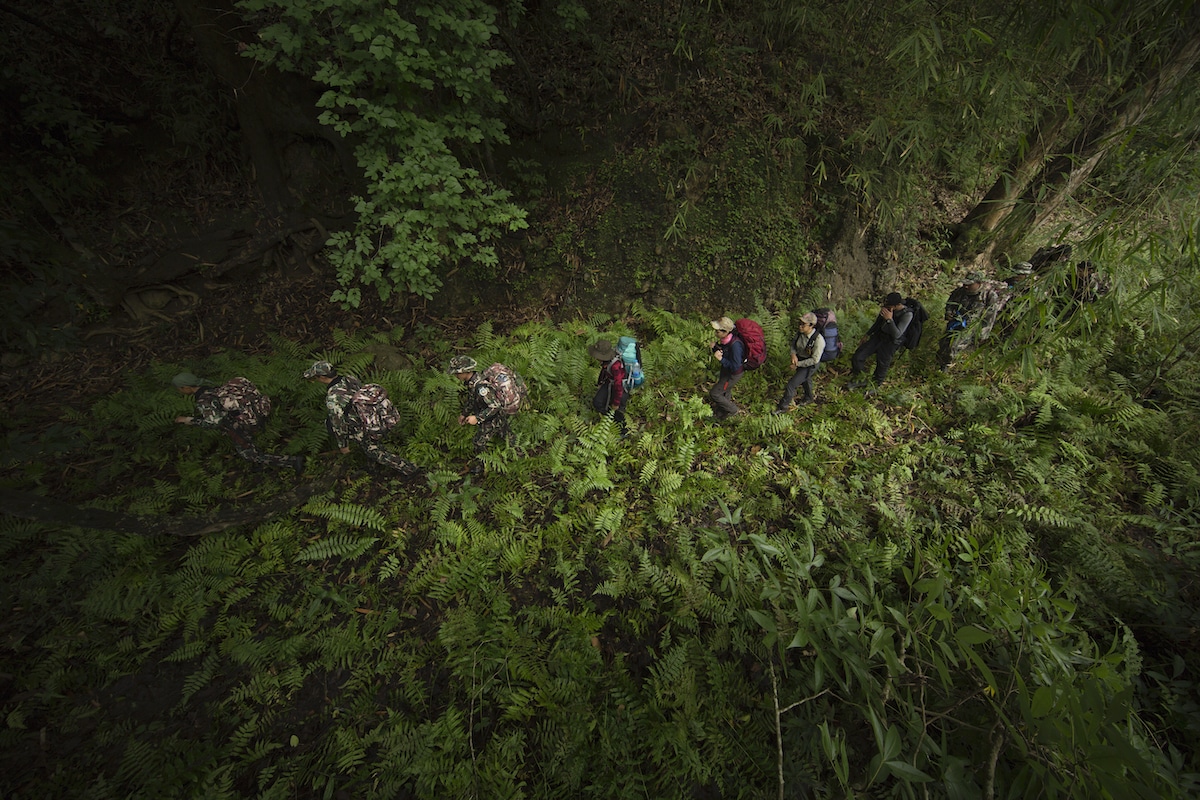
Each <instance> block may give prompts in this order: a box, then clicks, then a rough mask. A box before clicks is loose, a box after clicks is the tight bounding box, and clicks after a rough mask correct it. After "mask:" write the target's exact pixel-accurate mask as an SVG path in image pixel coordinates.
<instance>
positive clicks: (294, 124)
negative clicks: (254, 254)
mask: <svg viewBox="0 0 1200 800" xmlns="http://www.w3.org/2000/svg"><path fill="white" fill-rule="evenodd" d="M175 5H176V8H178V9H179V14H180V16H181V17H182V18H183V20H184V22H185V23H186V24H187V25H188V26H189V27H190V28H191V31H192V35H193V36H194V38H195V41H196V45H197V48H198V49H199V52H200V56H201V58H202V59H203V60H204V63H205V64H206V65H207V66H208V68H209V69H211V70H212V72H213V73H214V74H215V75H216V76H217V78H218V79H219V80H220V81H221V83H223V84H225V85H226V86H227V87H229V89H230V90H231V91H232V92H233V95H234V98H235V103H236V107H237V115H238V123H239V125H240V126H241V129H242V136H243V138H244V140H245V143H246V148H247V151H248V154H249V157H250V160H251V162H252V163H253V165H254V171H255V178H256V179H257V182H258V187H259V191H260V192H261V193H262V197H263V201H264V202H265V203H266V206H267V208H268V210H270V211H271V212H272V213H274V214H277V215H283V214H284V213H285V212H287V211H290V210H292V209H295V208H297V207H299V206H300V205H301V204H302V198H300V197H298V196H297V195H299V194H300V192H293V191H290V190H289V188H290V187H289V176H288V169H287V163H286V160H285V158H284V157H283V149H284V147H285V146H286V145H287V144H288V143H289V141H291V140H294V139H296V138H305V139H320V140H323V141H325V142H327V143H328V144H329V145H330V146H331V147H332V149H333V152H334V154H335V155H336V157H337V160H338V162H339V165H340V169H341V171H342V173H343V174H344V175H345V176H346V178H348V179H349V180H351V181H353V182H358V181H361V171H360V170H359V169H358V165H357V162H356V160H355V158H354V155H353V152H352V148H351V146H350V144H349V143H348V142H347V141H346V139H345V138H343V137H342V136H341V135H340V134H338V133H337V132H336V131H334V130H332V129H330V128H328V127H326V126H324V125H321V124H320V123H319V122H318V117H319V113H318V111H317V108H316V101H317V99H318V97H319V93H318V91H317V88H316V86H315V85H314V84H312V83H311V82H310V81H308V80H307V79H304V78H301V77H299V76H295V75H286V74H283V73H280V72H278V71H276V70H274V69H271V68H269V67H265V66H263V65H262V64H259V63H257V62H255V61H253V60H251V59H249V58H246V57H245V56H243V55H242V54H241V51H242V49H243V48H244V46H245V44H247V42H243V41H242V40H241V37H243V36H246V35H248V34H250V33H252V31H251V30H249V29H248V27H247V26H246V24H245V21H244V20H243V19H242V17H241V16H240V15H239V14H238V12H237V11H236V10H235V9H234V8H233V5H232V3H231V2H230V0H176V2H175Z"/></svg>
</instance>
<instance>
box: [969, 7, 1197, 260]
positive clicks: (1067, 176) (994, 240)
mask: <svg viewBox="0 0 1200 800" xmlns="http://www.w3.org/2000/svg"><path fill="white" fill-rule="evenodd" d="M1197 60H1200V29H1197V28H1196V26H1194V25H1193V26H1192V27H1191V30H1190V32H1189V34H1188V38H1187V39H1186V40H1185V41H1183V42H1182V44H1180V46H1179V47H1177V48H1176V50H1175V51H1174V53H1172V54H1171V56H1170V57H1169V58H1168V59H1166V60H1165V61H1162V62H1161V63H1158V64H1154V65H1147V66H1146V67H1145V68H1143V69H1139V70H1137V71H1136V72H1135V73H1134V74H1133V75H1131V76H1130V77H1129V78H1128V79H1127V80H1126V81H1125V83H1124V84H1122V86H1121V87H1120V88H1119V89H1118V90H1117V91H1116V92H1114V93H1113V94H1112V95H1110V99H1109V102H1108V103H1107V104H1106V105H1105V106H1104V108H1102V109H1100V111H1099V112H1098V113H1096V114H1095V115H1094V116H1093V117H1092V120H1091V121H1090V122H1089V123H1088V124H1087V125H1085V126H1084V128H1083V130H1082V131H1080V132H1079V133H1078V134H1077V135H1076V136H1075V138H1074V139H1073V140H1072V141H1071V142H1070V144H1069V145H1068V146H1067V147H1066V148H1065V150H1063V151H1062V152H1061V153H1059V154H1058V155H1056V156H1054V157H1053V158H1051V159H1050V160H1049V161H1046V162H1044V163H1040V162H1041V161H1042V159H1043V158H1044V156H1045V152H1046V148H1047V145H1045V144H1039V145H1036V146H1035V147H1033V148H1031V149H1030V151H1029V152H1028V155H1027V157H1025V158H1023V159H1021V160H1020V161H1019V162H1018V163H1017V165H1016V166H1015V167H1014V168H1013V169H1012V170H1011V172H1010V173H1008V174H1006V175H1004V176H1003V177H1002V178H1001V179H1000V180H999V181H997V183H996V185H995V186H993V187H992V189H991V190H990V191H989V192H988V194H987V195H986V196H985V197H984V199H983V201H981V202H980V204H979V205H977V206H976V207H975V208H973V209H972V210H971V211H970V212H969V213H968V214H967V215H966V216H965V217H964V218H963V220H962V222H961V223H960V224H959V231H958V234H957V235H956V247H957V249H959V252H960V254H961V255H964V256H971V255H973V256H974V261H975V264H976V265H977V266H986V265H987V264H989V263H990V261H991V257H992V253H994V252H995V251H996V250H997V249H998V248H999V247H1000V246H1001V245H1002V244H1003V243H1006V242H1016V241H1019V240H1020V239H1021V238H1022V237H1023V236H1024V235H1025V234H1027V233H1028V232H1029V231H1030V230H1032V229H1034V228H1036V227H1038V226H1039V225H1041V224H1043V223H1044V222H1046V220H1048V219H1049V218H1050V217H1051V216H1052V215H1053V214H1054V213H1055V212H1056V211H1057V210H1059V209H1060V208H1061V207H1062V205H1063V204H1064V203H1065V202H1066V201H1067V199H1068V198H1070V196H1071V194H1072V193H1073V192H1074V191H1075V190H1076V189H1078V188H1079V187H1080V186H1081V185H1083V183H1084V182H1085V181H1086V180H1087V179H1088V178H1089V177H1091V175H1092V173H1093V172H1094V171H1095V169H1096V167H1097V166H1098V165H1099V164H1100V162H1101V161H1102V160H1103V159H1104V157H1105V156H1106V155H1107V154H1108V153H1109V152H1110V151H1111V150H1112V148H1113V147H1114V146H1115V145H1116V144H1117V143H1118V142H1119V141H1120V140H1121V138H1122V137H1123V136H1124V135H1126V134H1127V133H1128V132H1129V131H1130V130H1131V129H1133V128H1134V127H1136V126H1137V125H1138V124H1140V123H1141V122H1142V121H1143V120H1144V119H1145V118H1146V116H1147V115H1148V114H1149V113H1150V111H1151V110H1153V108H1154V107H1155V105H1156V104H1158V103H1160V102H1162V101H1163V99H1164V98H1166V97H1167V96H1168V95H1170V94H1171V93H1172V92H1173V91H1174V90H1175V89H1176V88H1177V87H1178V86H1179V84H1180V82H1181V81H1182V80H1183V79H1184V78H1185V77H1186V76H1187V74H1188V73H1189V72H1190V71H1191V70H1192V68H1193V67H1194V66H1195V64H1196V62H1197ZM1062 121H1065V117H1064V118H1063V120H1062ZM1060 129H1061V123H1056V124H1055V125H1053V126H1051V127H1050V128H1048V129H1047V131H1046V133H1045V134H1043V135H1042V136H1041V138H1042V139H1043V140H1044V141H1045V142H1047V143H1049V142H1051V141H1052V138H1051V136H1050V135H1049V134H1051V133H1056V132H1057V131H1058V130H1060ZM1039 163H1040V169H1037V168H1036V167H1037V166H1039ZM1002 222H1003V225H1001V223H1002ZM997 233H998V235H995V234H997ZM988 234H993V235H991V236H990V237H988V240H987V241H986V243H983V244H982V245H981V242H983V241H984V240H983V237H984V236H987V235H988Z"/></svg>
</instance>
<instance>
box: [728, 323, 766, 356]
mask: <svg viewBox="0 0 1200 800" xmlns="http://www.w3.org/2000/svg"><path fill="white" fill-rule="evenodd" d="M733 329H734V332H735V333H736V334H737V337H738V338H739V339H741V340H742V344H744V345H746V361H745V363H744V364H743V366H744V367H745V368H746V369H758V368H759V367H761V366H762V365H763V364H765V363H766V361H767V340H766V339H765V338H764V337H763V329H762V325H759V324H758V323H757V322H755V321H754V320H752V319H746V318H744V317H743V318H742V319H739V320H738V321H737V322H735V323H733Z"/></svg>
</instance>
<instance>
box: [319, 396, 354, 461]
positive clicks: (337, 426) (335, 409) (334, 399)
mask: <svg viewBox="0 0 1200 800" xmlns="http://www.w3.org/2000/svg"><path fill="white" fill-rule="evenodd" d="M349 404H350V397H349V394H347V393H346V392H345V391H343V390H342V389H340V388H333V389H330V390H329V391H328V392H327V393H326V394H325V409H326V411H328V412H329V414H328V417H327V418H326V421H325V422H326V425H327V427H328V428H329V432H330V433H332V434H333V438H334V440H335V441H336V442H337V446H338V449H340V450H345V449H346V448H347V447H349V446H350V425H349V422H348V421H347V419H346V406H348V405H349Z"/></svg>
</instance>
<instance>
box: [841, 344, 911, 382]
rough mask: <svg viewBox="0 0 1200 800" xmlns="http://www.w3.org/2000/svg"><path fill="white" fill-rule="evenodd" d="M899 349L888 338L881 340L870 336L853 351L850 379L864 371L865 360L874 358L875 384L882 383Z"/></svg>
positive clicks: (898, 346)
mask: <svg viewBox="0 0 1200 800" xmlns="http://www.w3.org/2000/svg"><path fill="white" fill-rule="evenodd" d="M899 349H900V345H899V344H897V343H896V342H894V341H892V340H891V339H890V338H888V339H883V338H880V337H878V336H872V337H871V338H870V339H867V340H866V341H865V342H863V343H862V344H861V345H860V346H859V348H858V349H857V350H855V351H854V357H853V358H852V359H851V360H850V373H851V377H853V376H855V375H858V374H859V373H861V372H862V371H863V370H864V369H866V368H867V359H868V358H870V357H871V356H875V382H876V383H883V381H884V380H885V379H886V378H887V374H888V370H889V369H891V368H892V359H894V358H895V357H896V351H897V350H899Z"/></svg>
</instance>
